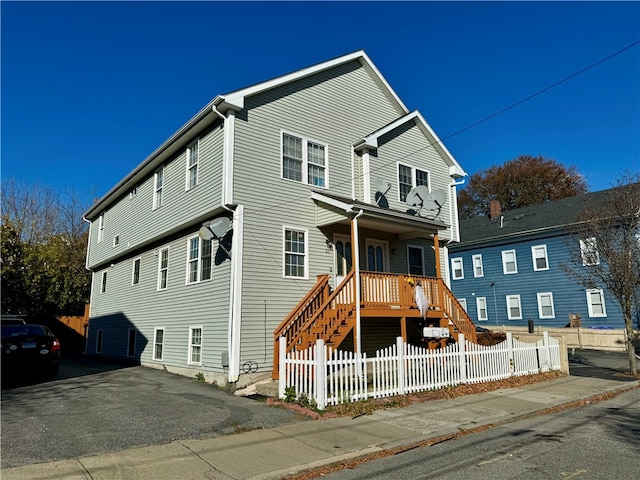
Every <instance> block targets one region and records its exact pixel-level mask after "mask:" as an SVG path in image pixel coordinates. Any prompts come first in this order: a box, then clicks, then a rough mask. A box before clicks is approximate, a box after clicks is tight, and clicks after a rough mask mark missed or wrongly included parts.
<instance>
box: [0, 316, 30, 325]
mask: <svg viewBox="0 0 640 480" xmlns="http://www.w3.org/2000/svg"><path fill="white" fill-rule="evenodd" d="M26 324H27V322H25V321H24V319H22V318H20V317H13V316H5V315H2V325H3V326H4V325H26Z"/></svg>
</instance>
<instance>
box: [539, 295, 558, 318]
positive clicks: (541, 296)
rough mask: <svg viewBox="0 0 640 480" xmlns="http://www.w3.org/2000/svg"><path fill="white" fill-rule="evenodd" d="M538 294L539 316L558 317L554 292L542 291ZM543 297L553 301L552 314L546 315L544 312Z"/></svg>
mask: <svg viewBox="0 0 640 480" xmlns="http://www.w3.org/2000/svg"><path fill="white" fill-rule="evenodd" d="M537 296H538V317H539V318H543V319H544V318H556V307H555V305H554V303H553V293H552V292H541V293H538V294H537ZM543 298H548V299H549V300H550V302H551V314H550V315H545V314H544V313H543V307H544V305H543V304H542V300H543Z"/></svg>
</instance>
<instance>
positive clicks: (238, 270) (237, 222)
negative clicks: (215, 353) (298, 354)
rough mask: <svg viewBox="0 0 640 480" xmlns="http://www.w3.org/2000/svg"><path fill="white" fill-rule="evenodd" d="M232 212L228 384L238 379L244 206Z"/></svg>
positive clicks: (239, 206) (237, 207)
mask: <svg viewBox="0 0 640 480" xmlns="http://www.w3.org/2000/svg"><path fill="white" fill-rule="evenodd" d="M225 208H227V210H229V211H231V212H233V220H232V228H233V238H232V240H231V280H230V282H229V332H228V335H227V348H228V349H229V382H231V383H235V382H237V381H238V378H239V377H240V334H241V331H242V328H241V327H242V259H243V248H244V205H238V206H236V208H235V211H234V210H231V209H230V208H228V207H225Z"/></svg>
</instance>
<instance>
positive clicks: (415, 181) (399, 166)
mask: <svg viewBox="0 0 640 480" xmlns="http://www.w3.org/2000/svg"><path fill="white" fill-rule="evenodd" d="M402 168H408V169H411V185H410V188H409V190H408V191H407V192H406V193H405V192H403V191H402V185H405V189H406V186H409V184H408V183H406V182H401V181H400V171H401V170H402ZM418 171H419V172H421V173H425V174H426V175H427V182H426V183H425V182H424V181H421V182H420V183H418V174H417V172H418ZM396 172H397V175H396V178H397V180H398V200H399V201H400V202H403V203H404V202H405V201H406V200H407V194H408V193H409V191H410V190H411V189H412V188H413V187H416V186H418V185H424V186H426V187H427V188H428V189H429V191H431V172H430V171H429V170H425V169H424V168H418V167H414V166H413V165H409V164H406V163H401V162H398V164H397V168H396Z"/></svg>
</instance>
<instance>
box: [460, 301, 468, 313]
mask: <svg viewBox="0 0 640 480" xmlns="http://www.w3.org/2000/svg"><path fill="white" fill-rule="evenodd" d="M458 302H459V303H460V305H461V306H462V308H464V311H465V312H466V311H467V299H466V298H459V299H458Z"/></svg>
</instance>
